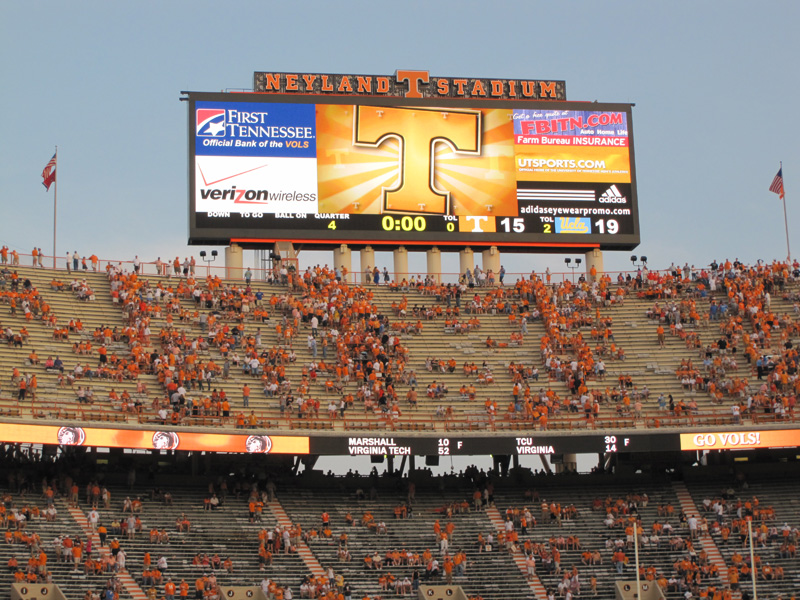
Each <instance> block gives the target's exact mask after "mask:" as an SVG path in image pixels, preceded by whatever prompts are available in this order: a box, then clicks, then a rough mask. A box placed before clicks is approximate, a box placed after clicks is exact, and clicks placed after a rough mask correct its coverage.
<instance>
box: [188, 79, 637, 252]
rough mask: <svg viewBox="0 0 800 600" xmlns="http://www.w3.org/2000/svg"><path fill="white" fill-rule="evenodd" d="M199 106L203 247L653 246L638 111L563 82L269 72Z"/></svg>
mask: <svg viewBox="0 0 800 600" xmlns="http://www.w3.org/2000/svg"><path fill="white" fill-rule="evenodd" d="M186 94H187V96H186V97H185V98H184V99H185V100H187V103H188V112H189V115H188V116H189V123H188V129H189V243H191V244H229V243H232V242H235V243H238V244H240V245H242V246H245V247H248V246H250V247H258V246H263V245H265V244H267V243H270V242H275V241H292V242H299V243H303V244H304V247H307V248H313V247H318V248H324V247H334V246H337V245H339V244H350V245H353V246H362V247H363V246H364V245H367V244H370V245H384V246H385V245H389V246H394V247H397V246H401V245H403V246H428V247H430V246H432V245H438V246H443V247H451V248H463V247H466V246H474V247H489V246H497V247H498V248H501V249H505V250H512V251H513V250H518V251H524V250H525V249H527V248H531V247H540V248H542V249H567V248H569V249H573V248H585V249H591V248H600V249H609V250H613V249H616V250H629V249H632V248H634V247H636V246H637V245H638V244H639V222H638V211H637V191H636V176H635V161H634V151H633V130H632V114H631V109H632V105H630V104H602V103H589V102H567V101H566V86H565V83H564V82H563V81H540V80H530V81H527V80H506V79H502V80H498V79H487V80H482V79H458V78H450V77H447V78H443V77H438V78H435V77H431V76H430V75H429V74H428V73H427V71H398V72H397V73H396V74H395V75H394V77H388V76H373V75H318V74H301V73H296V74H291V73H256V74H255V76H254V91H253V92H243V93H201V92H187V93H186Z"/></svg>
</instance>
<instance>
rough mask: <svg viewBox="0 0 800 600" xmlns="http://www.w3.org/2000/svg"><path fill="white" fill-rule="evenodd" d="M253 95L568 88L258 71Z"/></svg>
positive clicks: (533, 82)
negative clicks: (255, 93)
mask: <svg viewBox="0 0 800 600" xmlns="http://www.w3.org/2000/svg"><path fill="white" fill-rule="evenodd" d="M253 91H254V92H261V93H267V94H300V95H305V94H308V95H314V96H376V97H384V98H469V99H471V100H474V99H478V98H485V99H489V100H492V99H494V100H566V99H567V84H566V82H564V81H557V80H549V79H484V78H473V77H431V75H430V74H429V73H428V71H413V70H409V69H398V70H397V72H395V74H394V76H388V75H343V74H336V75H333V74H319V73H271V72H265V71H256V72H255V73H254V74H253Z"/></svg>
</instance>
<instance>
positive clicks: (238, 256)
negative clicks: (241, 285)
mask: <svg viewBox="0 0 800 600" xmlns="http://www.w3.org/2000/svg"><path fill="white" fill-rule="evenodd" d="M243 262H244V252H243V251H242V247H241V246H239V245H238V244H231V245H230V246H228V247H227V248H225V278H226V279H242V278H244V269H243V268H242V266H243Z"/></svg>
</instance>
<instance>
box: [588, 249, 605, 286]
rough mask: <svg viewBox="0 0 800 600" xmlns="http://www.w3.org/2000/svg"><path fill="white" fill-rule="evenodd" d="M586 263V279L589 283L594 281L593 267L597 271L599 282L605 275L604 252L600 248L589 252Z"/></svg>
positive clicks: (596, 276)
mask: <svg viewBox="0 0 800 600" xmlns="http://www.w3.org/2000/svg"><path fill="white" fill-rule="evenodd" d="M584 262H585V263H586V275H587V277H586V279H587V280H588V281H590V282H591V281H592V277H591V275H592V267H594V269H595V278H597V279H598V280H599V279H600V277H601V276H602V275H603V273H605V271H604V270H603V252H602V251H601V250H599V249H598V248H594V249H592V250H589V252H587V253H586V260H585V261H584Z"/></svg>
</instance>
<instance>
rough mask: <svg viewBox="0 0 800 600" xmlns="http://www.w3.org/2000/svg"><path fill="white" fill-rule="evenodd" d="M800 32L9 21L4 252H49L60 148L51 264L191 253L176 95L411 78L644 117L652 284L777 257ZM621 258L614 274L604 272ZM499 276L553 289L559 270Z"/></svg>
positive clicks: (389, 19)
mask: <svg viewBox="0 0 800 600" xmlns="http://www.w3.org/2000/svg"><path fill="white" fill-rule="evenodd" d="M798 22H800V3H798V2H796V1H784V2H768V3H764V2H761V3H754V2H732V1H724V2H720V1H707V2H669V3H656V2H634V1H631V2H618V1H608V2H595V1H591V2H539V1H525V2H502V1H498V2H494V3H486V2H480V3H479V2H469V1H464V0H459V1H452V0H437V1H430V0H428V1H425V2H419V1H405V2H382V1H377V0H371V1H369V2H349V1H340V2H328V1H314V2H301V1H297V2H272V1H267V0H247V1H245V0H230V1H229V2H225V3H221V2H203V1H193V2H186V1H169V2H163V1H159V2H107V1H103V2H82V1H75V2H55V1H37V2H31V1H29V0H25V1H17V0H4V1H3V2H2V3H0V65H1V70H0V77H1V80H2V86H3V92H2V94H0V107H2V109H3V112H2V114H4V115H5V118H4V120H3V121H4V122H3V126H2V128H0V194H1V195H2V208H3V212H2V214H3V218H2V220H0V244H7V245H8V246H10V247H12V248H17V249H18V250H20V251H23V252H30V249H31V247H32V246H33V245H36V246H41V247H42V248H43V249H44V251H45V252H46V253H48V254H50V253H51V252H52V225H53V191H52V189H51V191H50V192H49V193H47V192H45V190H44V188H43V187H42V185H41V177H40V173H41V170H42V168H43V167H44V165H45V163H46V162H47V161H48V159H49V158H50V157H51V156H52V154H53V149H54V146H55V145H58V147H59V183H58V185H59V198H58V201H59V214H58V223H59V226H58V240H59V241H58V249H59V254H61V255H63V254H64V253H65V252H66V251H67V250H70V251H72V250H76V249H77V250H78V252H79V253H81V254H86V255H89V254H90V253H93V252H94V253H96V254H98V255H99V256H101V257H113V258H119V259H131V258H132V257H133V255H134V254H138V255H140V256H141V257H142V259H145V260H153V259H155V257H156V256H159V255H160V256H162V257H174V256H176V255H180V256H181V258H183V257H184V256H186V255H188V254H189V253H190V251H191V252H195V253H196V252H197V251H198V250H199V248H194V249H191V250H190V249H189V248H188V247H187V246H186V239H187V229H188V226H187V212H188V210H187V203H188V200H187V196H188V194H187V130H186V127H187V126H186V123H187V118H186V106H185V104H183V103H181V102H179V101H178V97H179V92H180V91H181V90H193V91H221V90H225V89H230V88H247V87H249V86H251V85H252V75H253V71H257V70H270V71H307V72H320V73H340V72H341V73H373V74H392V73H394V71H395V70H397V69H398V68H410V69H423V70H429V71H430V72H431V74H432V75H449V76H477V77H508V78H520V79H523V78H549V79H564V80H566V82H567V95H568V98H569V99H572V100H595V99H596V100H600V101H606V102H632V103H635V104H636V107H635V108H634V113H633V116H634V122H633V125H634V127H633V129H634V134H635V142H636V163H637V176H638V188H639V207H640V223H641V237H642V245H641V246H640V247H639V248H638V249H637V250H636V251H635V253H637V254H646V255H647V256H648V257H649V259H650V265H651V266H652V267H656V268H659V267H660V268H663V267H666V266H667V265H669V264H670V263H671V262H673V261H674V262H676V263H680V264H683V262H686V261H688V262H690V263H695V264H698V265H699V264H707V263H708V262H710V261H711V260H712V259H714V258H717V259H724V258H725V257H729V258H731V259H733V258H734V257H739V258H740V259H742V260H744V261H747V262H754V261H755V260H756V259H758V258H764V259H768V260H769V259H773V258H783V257H785V256H786V242H785V236H784V225H783V214H782V208H781V203H780V201H779V199H778V197H777V196H776V195H775V194H772V193H770V192H769V191H768V190H767V188H768V186H769V184H770V182H771V181H772V178H773V177H774V175H775V173H776V172H777V170H778V164H779V161H781V160H782V161H783V163H784V176H785V181H786V189H787V202H788V211H789V222H790V226H791V224H792V223H797V222H798V219H800V205H798V202H800V177H798V175H797V174H798V172H800V160H799V159H800V150H799V148H800V146H799V145H798V144H797V140H798V139H800V131H798V119H797V118H796V114H797V109H796V104H797V102H798V98H800V78H798V77H797V65H796V63H797V58H798V57H800V41H799V40H800V36H798V33H797V23H798ZM790 233H791V235H792V236H793V237H792V238H791V242H792V245H793V251H794V252H793V254H794V255H797V256H800V236H797V235H796V234H795V232H793V231H791V227H790ZM630 254H631V253H629V252H626V253H606V255H605V262H606V267H607V268H610V269H620V268H625V267H626V266H628V265H630V262H629V256H630ZM384 258H386V259H387V262H386V264H387V265H389V266H391V263H389V262H388V257H386V256H384ZM247 260H248V261H250V260H251V259H247ZM355 260H357V259H355ZM309 261H310V262H331V258H330V256H329V255H325V254H323V253H316V254H312V255H310V256H308V257H307V258H306V262H309ZM503 263H504V264H505V266H506V268H507V269H508V270H509V271H518V270H524V271H529V270H530V268H531V267H532V266H533V267H534V268H537V270H542V269H543V268H544V266H545V265H548V264H549V265H551V268H552V267H558V268H560V267H563V256H562V257H555V258H549V259H545V258H534V259H533V260H531V259H523V258H521V257H511V256H507V257H504V259H503ZM301 264H302V263H301ZM379 264H380V259H379ZM415 265H420V266H419V267H417V268H423V266H424V259H423V258H422V255H420V257H419V258H418V259H414V260H412V269H413V268H414V267H415ZM559 265H560V267H559ZM355 266H356V265H355V264H354V267H355ZM448 267H449V268H450V269H451V270H455V269H457V260H456V259H455V257H453V258H452V259H448V260H445V270H448Z"/></svg>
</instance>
